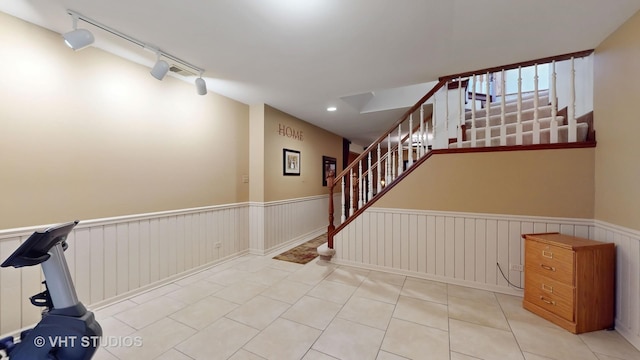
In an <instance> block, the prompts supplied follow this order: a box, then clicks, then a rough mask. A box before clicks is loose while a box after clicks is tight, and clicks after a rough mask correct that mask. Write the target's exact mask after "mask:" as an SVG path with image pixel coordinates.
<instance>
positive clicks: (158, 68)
mask: <svg viewBox="0 0 640 360" xmlns="http://www.w3.org/2000/svg"><path fill="white" fill-rule="evenodd" d="M168 71H169V64H167V62H166V61H164V60H161V59H160V56H158V61H156V64H155V65H153V68H152V69H151V76H153V77H154V78H156V79H158V80H162V79H164V76H165V75H167V72H168Z"/></svg>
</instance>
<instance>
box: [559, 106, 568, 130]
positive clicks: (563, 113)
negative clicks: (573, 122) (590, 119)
mask: <svg viewBox="0 0 640 360" xmlns="http://www.w3.org/2000/svg"><path fill="white" fill-rule="evenodd" d="M557 116H562V125H568V124H569V108H568V107H566V106H565V107H563V108H562V109H560V110H558V112H557Z"/></svg>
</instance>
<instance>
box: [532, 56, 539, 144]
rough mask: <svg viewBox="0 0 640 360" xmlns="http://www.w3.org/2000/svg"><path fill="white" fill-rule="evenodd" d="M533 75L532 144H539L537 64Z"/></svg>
mask: <svg viewBox="0 0 640 360" xmlns="http://www.w3.org/2000/svg"><path fill="white" fill-rule="evenodd" d="M533 68H534V70H535V72H534V73H535V75H534V76H533V143H534V144H540V121H539V119H538V105H539V101H540V100H539V99H538V64H534V65H533Z"/></svg>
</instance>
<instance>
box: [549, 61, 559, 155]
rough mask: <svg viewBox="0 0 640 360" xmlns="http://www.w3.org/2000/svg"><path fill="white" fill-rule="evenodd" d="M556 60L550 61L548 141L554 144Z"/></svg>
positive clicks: (555, 125)
mask: <svg viewBox="0 0 640 360" xmlns="http://www.w3.org/2000/svg"><path fill="white" fill-rule="evenodd" d="M556 81H557V74H556V61H555V60H554V61H552V62H551V129H550V142H551V143H552V144H555V143H557V142H558V123H557V122H556V117H557V116H558V97H557V93H556V92H557V89H556Z"/></svg>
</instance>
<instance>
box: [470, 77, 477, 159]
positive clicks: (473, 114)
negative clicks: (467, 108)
mask: <svg viewBox="0 0 640 360" xmlns="http://www.w3.org/2000/svg"><path fill="white" fill-rule="evenodd" d="M472 84H473V85H472V86H471V147H476V146H477V144H476V142H477V141H478V135H477V134H476V75H475V74H474V75H473V83H472Z"/></svg>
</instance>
